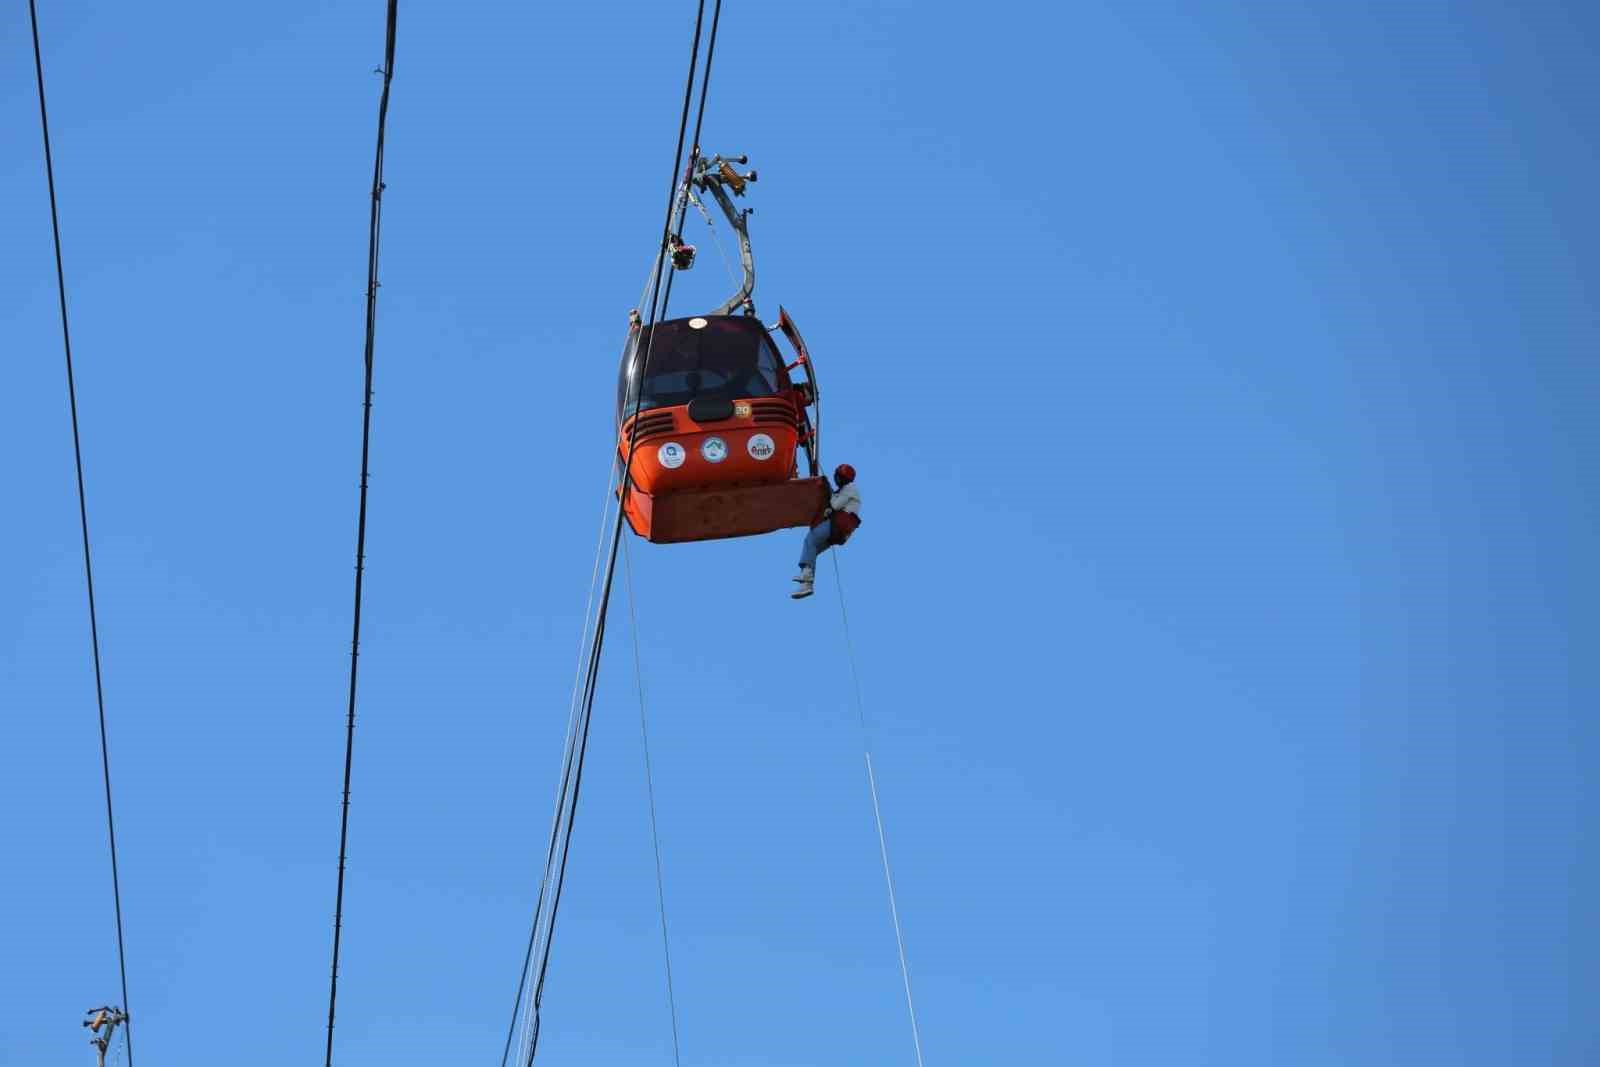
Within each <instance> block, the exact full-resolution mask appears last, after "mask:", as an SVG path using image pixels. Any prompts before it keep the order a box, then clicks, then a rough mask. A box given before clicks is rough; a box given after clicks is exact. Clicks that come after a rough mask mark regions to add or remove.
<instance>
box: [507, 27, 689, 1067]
mask: <svg viewBox="0 0 1600 1067" xmlns="http://www.w3.org/2000/svg"><path fill="white" fill-rule="evenodd" d="M719 2H720V0H719ZM704 22H705V0H699V3H698V4H697V6H696V13H695V23H694V40H693V42H692V44H691V46H690V50H689V72H688V75H687V77H686V79H685V81H684V87H683V109H682V112H681V114H680V116H679V120H678V141H677V145H676V147H675V148H674V149H673V156H672V173H671V182H670V184H669V185H668V188H667V208H666V214H665V218H664V219H663V221H662V227H661V242H660V246H659V248H658V251H657V253H656V255H657V257H658V259H657V269H656V271H655V279H654V282H653V284H652V286H651V297H650V314H649V317H648V318H647V319H646V320H645V324H644V325H643V326H642V327H641V328H642V329H645V330H647V331H648V334H649V336H648V338H647V340H646V342H645V355H644V361H643V363H642V364H641V366H640V370H639V376H638V381H637V383H636V385H635V388H634V396H633V398H632V402H634V403H636V402H637V396H638V393H639V390H640V389H642V387H643V382H644V379H645V376H646V375H647V374H648V373H649V368H650V356H651V351H652V349H653V348H654V346H655V325H656V323H657V322H658V321H660V320H659V314H661V313H664V312H665V310H666V308H667V303H666V302H664V301H662V300H661V296H662V291H661V289H662V286H661V275H662V273H663V272H664V269H665V264H666V262H667V260H666V255H667V246H668V239H669V237H670V236H671V234H672V224H673V216H674V214H675V208H676V205H677V198H678V185H679V175H680V173H681V170H680V167H681V165H682V163H683V146H684V138H685V135H686V134H687V133H688V127H689V108H690V105H691V103H692V101H693V99H694V83H695V68H696V66H697V65H698V64H699V59H700V37H701V32H702V29H703V26H704ZM668 290H669V293H670V282H669V283H668ZM623 410H627V407H626V406H625V407H624V409H623ZM628 437H629V439H628V454H627V459H626V461H625V462H624V464H623V468H622V471H623V478H622V485H621V489H620V493H621V499H620V502H619V505H618V508H617V518H616V522H615V524H614V525H613V526H612V530H611V545H610V549H609V552H608V558H607V560H606V578H605V583H604V585H603V586H602V588H601V594H600V608H599V611H598V613H597V614H596V617H595V633H594V639H593V642H592V644H591V645H590V652H589V664H588V671H587V675H586V677H585V680H584V685H583V694H584V695H583V699H582V702H581V720H580V728H579V732H578V739H577V743H576V745H575V746H574V764H573V771H572V775H571V781H572V790H571V799H570V802H569V803H568V805H560V806H558V811H560V810H567V811H568V812H569V813H568V816H567V819H566V822H565V828H564V830H563V831H562V832H561V834H560V836H561V837H562V842H561V848H560V854H561V861H560V864H559V866H558V867H557V869H556V875H555V879H554V882H553V883H552V884H553V886H554V891H553V893H552V894H551V897H550V901H551V903H550V917H549V919H548V920H547V921H546V923H545V927H546V928H547V929H548V931H549V933H548V934H547V935H546V936H545V939H544V952H543V954H542V956H541V959H540V961H539V968H538V972H537V973H538V977H537V980H536V982H535V984H534V987H533V997H532V1004H531V1006H530V1007H531V1011H532V1014H533V1021H532V1040H531V1042H530V1045H529V1049H528V1057H527V1061H526V1062H527V1063H528V1064H530V1065H531V1064H532V1063H533V1059H534V1057H535V1056H536V1055H537V1054H538V1048H539V1029H540V1017H539V1008H540V1005H541V1003H542V1002H543V999H544V985H545V980H546V978H547V976H548V973H549V969H550V952H551V949H552V947H553V945H554V941H555V936H554V935H555V924H556V917H557V914H558V913H559V911H560V908H561V897H562V891H563V890H564V888H565V883H566V869H567V859H568V857H569V856H570V854H571V842H572V832H573V828H574V826H575V825H576V822H577V810H578V797H579V795H580V793H581V791H582V788H583V767H584V756H585V754H586V753H587V751H588V745H589V728H590V725H591V724H592V722H593V713H594V696H595V682H596V680H597V678H598V675H599V669H600V656H601V652H602V650H603V648H604V645H605V629H606V617H607V614H608V612H609V608H610V604H611V587H612V583H613V581H614V579H615V577H616V570H617V549H618V546H619V545H620V543H621V538H622V524H623V520H624V519H625V517H626V514H627V508H626V502H627V494H628V490H629V487H630V486H631V484H632V481H633V478H632V471H633V457H634V453H635V451H636V450H637V448H638V443H639V420H638V419H637V418H635V419H634V420H633V425H632V427H631V428H630V432H629V435H628Z"/></svg>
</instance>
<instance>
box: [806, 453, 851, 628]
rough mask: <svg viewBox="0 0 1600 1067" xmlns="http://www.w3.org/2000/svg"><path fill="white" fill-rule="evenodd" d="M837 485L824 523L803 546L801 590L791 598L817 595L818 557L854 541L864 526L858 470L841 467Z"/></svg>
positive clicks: (809, 533)
mask: <svg viewBox="0 0 1600 1067" xmlns="http://www.w3.org/2000/svg"><path fill="white" fill-rule="evenodd" d="M833 482H834V485H836V486H838V488H837V489H836V490H834V493H833V496H832V497H831V498H830V499H829V501H828V507H827V510H826V511H824V512H823V513H822V521H821V522H819V523H817V524H816V525H815V526H813V527H811V529H810V530H808V531H806V538H805V541H804V542H802V543H801V546H800V573H799V574H798V575H796V576H795V578H794V581H796V582H797V583H799V587H798V588H797V589H795V591H794V592H792V593H790V594H789V595H790V596H791V597H793V598H794V599H795V600H804V599H805V598H806V597H808V596H810V595H811V594H812V592H813V591H814V589H813V587H814V585H815V583H816V578H817V557H818V556H819V555H821V554H822V553H824V552H826V551H828V549H830V548H832V547H833V546H834V545H842V544H844V543H845V542H846V541H848V540H850V535H851V534H853V533H855V532H856V527H858V526H860V525H861V490H860V489H858V488H857V487H856V469H855V468H854V467H852V466H850V464H848V463H841V464H839V465H838V466H837V467H835V468H834V470H833Z"/></svg>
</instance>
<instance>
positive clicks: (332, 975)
mask: <svg viewBox="0 0 1600 1067" xmlns="http://www.w3.org/2000/svg"><path fill="white" fill-rule="evenodd" d="M398 6H399V4H398V0H389V9H388V18H387V25H386V28H385V33H384V47H383V68H382V71H383V92H382V95H381V96H379V98H378V146H377V150H376V152H375V153H374V156H373V163H372V208H371V220H370V224H369V228H368V232H367V327H366V343H365V352H364V362H365V364H366V381H365V387H364V391H363V400H362V405H361V489H360V504H359V507H358V509H357V517H356V582H355V608H354V611H353V613H352V614H353V617H352V621H351V625H350V702H349V713H348V715H347V717H346V721H345V740H344V801H343V804H342V805H341V807H340V812H339V878H338V888H337V889H336V890H335V893H334V904H333V963H332V965H331V966H330V968H329V978H328V1046H327V1053H326V1057H325V1058H324V1061H323V1063H324V1067H333V1021H334V1010H335V1008H336V1006H337V1004H338V1000H339V943H340V936H341V934H342V933H343V930H344V872H345V857H346V853H347V848H346V846H347V845H348V843H349V839H350V770H351V766H352V762H353V759H354V756H355V743H356V669H357V666H358V664H359V662H360V654H361V589H362V579H363V577H364V576H365V573H366V547H367V483H368V473H369V467H368V459H369V457H370V456H371V450H372V357H373V347H374V342H375V340H376V336H377V328H378V246H379V241H378V237H379V230H380V225H381V222H382V217H383V189H384V185H383V142H384V131H385V127H386V125H387V124H388V119H389V83H390V82H391V81H392V80H393V78H394V38H395V21H396V16H397V14H398ZM130 1067H131V1065H130Z"/></svg>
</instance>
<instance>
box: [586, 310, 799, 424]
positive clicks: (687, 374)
mask: <svg viewBox="0 0 1600 1067" xmlns="http://www.w3.org/2000/svg"><path fill="white" fill-rule="evenodd" d="M694 323H701V324H702V325H700V326H699V327H698V328H697V327H695V326H694V325H693V324H694ZM651 332H652V331H651V330H640V331H639V332H638V333H636V334H634V336H633V338H632V339H631V341H630V343H629V346H628V350H627V351H626V352H625V353H624V354H623V357H622V369H621V371H622V372H621V374H619V375H618V377H617V413H618V414H617V418H618V421H621V420H622V419H626V418H627V417H629V416H630V415H632V414H633V413H634V411H635V410H639V411H649V410H650V409H651V408H662V407H672V406H674V405H677V404H687V403H689V401H691V400H694V399H696V398H698V397H703V396H709V397H718V398H721V399H726V400H744V399H748V398H750V397H757V396H775V395H777V393H778V392H779V391H780V390H782V389H783V387H784V386H786V385H787V384H788V376H787V375H786V374H785V373H784V370H783V362H782V360H781V359H780V358H779V356H778V351H777V349H776V348H774V347H773V344H772V340H771V338H769V337H768V336H767V329H766V327H765V326H762V325H761V321H760V320H759V319H756V318H753V317H748V316H733V315H719V316H711V315H707V316H703V317H695V318H692V319H671V320H669V321H667V322H661V323H657V324H656V326H655V327H654V334H655V341H654V343H653V344H652V342H651V340H650V335H651ZM646 350H648V351H649V353H650V373H649V375H648V376H647V377H646V378H645V381H644V387H643V388H642V389H640V390H639V394H638V396H639V402H638V404H637V405H636V406H635V405H633V404H630V403H629V400H630V399H631V398H632V395H633V390H634V389H635V388H636V384H635V380H636V377H637V375H638V373H639V370H640V365H641V364H643V363H644V358H645V352H646Z"/></svg>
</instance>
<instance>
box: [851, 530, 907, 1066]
mask: <svg viewBox="0 0 1600 1067" xmlns="http://www.w3.org/2000/svg"><path fill="white" fill-rule="evenodd" d="M829 555H831V556H832V557H833V581H834V588H835V589H836V590H837V591H838V593H839V621H840V623H841V624H842V625H843V627H844V647H845V654H846V656H847V657H848V659H849V661H850V681H851V683H852V685H853V688H854V693H855V701H856V721H857V722H859V723H860V724H861V753H862V755H863V756H864V757H865V758H866V762H867V790H868V792H870V793H871V794H872V820H873V822H874V823H875V824H876V825H877V827H878V853H879V855H880V856H882V857H883V882H884V885H885V886H887V887H888V890H889V917H890V918H891V919H892V920H893V921H894V941H895V947H896V948H898V949H899V951H900V980H901V981H902V982H903V983H904V984H905V987H906V1011H907V1012H908V1013H909V1014H910V1016H911V1044H912V1047H913V1048H914V1049H915V1050H916V1054H917V1067H922V1033H921V1031H920V1030H919V1029H918V1027H917V1006H916V1003H915V1002H914V1001H913V1000H912V998H911V967H910V965H909V964H908V963H907V962H906V939H905V934H904V933H903V932H902V931H901V929H900V906H899V904H898V903H897V902H896V900H895V892H894V872H893V871H891V870H890V868H889V842H888V838H887V837H886V836H885V834H884V832H883V809H882V808H880V807H879V805H878V778H877V775H875V774H873V772H872V741H871V736H870V735H869V733H868V732H867V713H866V709H865V706H864V704H863V703H862V700H861V674H860V672H858V671H857V670H856V649H855V643H854V642H853V641H852V640H851V638H850V615H849V613H848V612H847V611H846V610H845V606H844V572H843V570H842V569H841V568H840V566H839V552H838V550H837V549H835V550H834V551H833V552H831V553H829Z"/></svg>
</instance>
